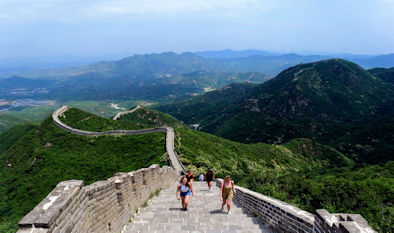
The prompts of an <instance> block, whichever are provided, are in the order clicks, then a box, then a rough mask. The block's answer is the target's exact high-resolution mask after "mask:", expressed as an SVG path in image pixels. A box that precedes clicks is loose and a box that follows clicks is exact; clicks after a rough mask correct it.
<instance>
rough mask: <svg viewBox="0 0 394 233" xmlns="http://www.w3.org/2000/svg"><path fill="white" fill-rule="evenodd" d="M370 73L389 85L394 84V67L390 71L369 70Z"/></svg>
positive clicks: (380, 69)
mask: <svg viewBox="0 0 394 233" xmlns="http://www.w3.org/2000/svg"><path fill="white" fill-rule="evenodd" d="M368 72H369V73H371V74H373V75H374V76H376V77H378V78H381V79H383V80H384V81H386V82H388V83H391V84H394V67H393V68H389V69H385V68H374V69H370V70H368Z"/></svg>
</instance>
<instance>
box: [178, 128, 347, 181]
mask: <svg viewBox="0 0 394 233" xmlns="http://www.w3.org/2000/svg"><path fill="white" fill-rule="evenodd" d="M176 132H177V137H176V139H175V140H176V141H175V147H176V150H177V152H178V153H179V155H180V156H181V159H182V161H183V163H184V164H185V165H186V166H187V167H189V168H192V169H193V170H195V171H197V172H200V171H204V172H205V171H206V169H207V168H212V169H214V171H215V173H216V174H217V175H218V176H220V177H224V176H225V175H227V174H231V175H232V176H233V178H234V179H235V180H237V182H241V183H244V184H246V183H245V181H247V179H248V177H250V176H251V175H252V174H255V173H260V172H261V171H263V170H270V171H287V170H292V171H301V170H302V171H304V170H312V169H323V168H330V167H340V166H349V165H351V164H353V163H352V161H351V160H349V159H348V158H346V157H345V156H344V155H343V154H341V153H339V152H338V151H336V150H335V149H333V148H331V147H328V146H324V145H320V144H318V143H315V142H313V141H311V140H309V139H295V140H292V141H290V142H289V143H286V144H283V145H271V144H264V143H256V144H243V143H239V142H233V141H230V140H227V139H223V138H220V137H216V136H213V135H210V134H207V133H203V132H198V131H194V130H187V129H177V130H176Z"/></svg>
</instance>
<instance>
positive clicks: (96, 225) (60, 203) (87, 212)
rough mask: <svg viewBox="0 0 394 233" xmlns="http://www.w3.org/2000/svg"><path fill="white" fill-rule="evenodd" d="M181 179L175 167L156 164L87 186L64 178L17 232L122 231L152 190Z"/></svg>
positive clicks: (78, 181)
mask: <svg viewBox="0 0 394 233" xmlns="http://www.w3.org/2000/svg"><path fill="white" fill-rule="evenodd" d="M178 179H179V176H178V174H176V173H175V171H174V169H173V168H171V167H168V166H163V167H162V168H160V167H159V165H157V164H154V165H152V166H150V167H149V168H143V169H139V170H137V171H132V172H127V173H117V174H115V176H114V177H111V178H109V179H107V180H103V181H97V182H95V183H93V184H90V185H87V186H83V185H84V182H83V181H82V180H68V181H62V182H60V183H59V184H58V185H57V186H56V187H55V188H54V189H53V190H52V191H51V192H50V193H49V194H48V195H47V196H46V197H45V198H44V200H42V201H41V202H40V204H38V205H37V206H36V207H35V208H34V209H33V210H31V211H30V212H29V213H28V214H27V215H26V216H25V217H24V218H23V219H22V220H21V221H20V222H19V230H18V232H17V233H27V232H29V233H52V232H70V233H77V232H81V233H82V232H120V231H121V230H122V229H123V226H124V225H125V224H126V223H127V222H128V220H129V219H131V218H132V216H133V214H134V213H135V212H136V210H137V209H138V208H139V207H140V206H141V205H142V204H143V203H144V202H145V201H147V200H148V199H149V197H150V195H151V194H152V193H154V192H155V191H157V190H158V189H164V188H167V187H169V186H170V185H172V184H174V182H176V181H177V180H178Z"/></svg>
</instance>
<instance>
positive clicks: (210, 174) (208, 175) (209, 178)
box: [205, 170, 215, 190]
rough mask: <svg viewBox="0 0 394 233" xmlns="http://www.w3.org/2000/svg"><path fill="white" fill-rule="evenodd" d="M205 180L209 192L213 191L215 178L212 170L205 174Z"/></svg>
mask: <svg viewBox="0 0 394 233" xmlns="http://www.w3.org/2000/svg"><path fill="white" fill-rule="evenodd" d="M205 180H206V181H207V184H208V188H209V190H211V187H212V181H213V180H215V176H214V175H213V172H212V171H211V170H208V172H207V173H206V174H205Z"/></svg>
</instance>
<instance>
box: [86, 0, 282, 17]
mask: <svg viewBox="0 0 394 233" xmlns="http://www.w3.org/2000/svg"><path fill="white" fill-rule="evenodd" d="M278 2H279V1H272V0H150V1H146V0H121V1H116V2H114V1H111V0H103V1H101V2H99V3H97V4H94V5H93V6H92V7H91V10H92V11H94V12H95V13H98V14H166V13H174V12H175V13H177V12H180V13H184V12H210V11H219V12H220V11H232V12H242V13H244V12H247V11H250V10H266V9H270V8H273V7H275V6H276V5H277V3H278Z"/></svg>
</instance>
